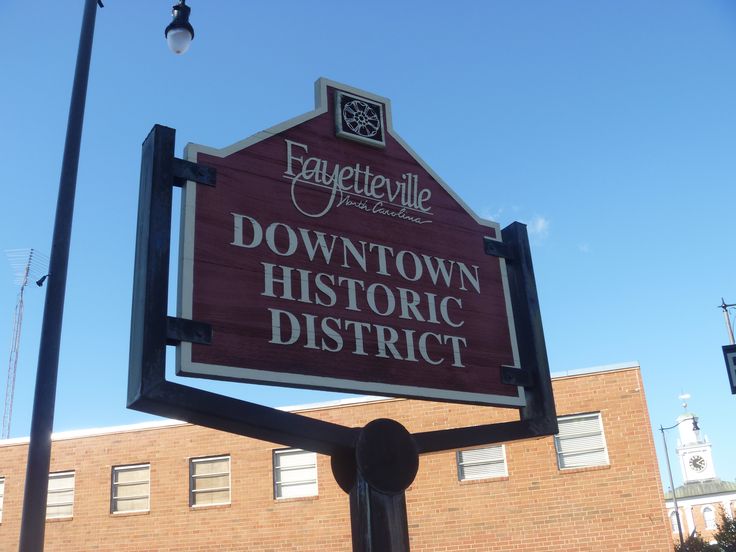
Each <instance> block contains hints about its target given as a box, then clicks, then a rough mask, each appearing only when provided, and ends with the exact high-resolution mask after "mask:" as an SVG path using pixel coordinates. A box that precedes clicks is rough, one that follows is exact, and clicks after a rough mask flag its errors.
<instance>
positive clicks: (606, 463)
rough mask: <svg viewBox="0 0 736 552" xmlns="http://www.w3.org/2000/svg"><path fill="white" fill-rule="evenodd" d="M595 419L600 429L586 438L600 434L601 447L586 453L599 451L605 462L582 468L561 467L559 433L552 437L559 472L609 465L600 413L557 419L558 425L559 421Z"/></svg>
mask: <svg viewBox="0 0 736 552" xmlns="http://www.w3.org/2000/svg"><path fill="white" fill-rule="evenodd" d="M593 417H595V418H597V419H598V427H599V429H600V432H598V431H596V432H595V433H589V434H588V436H593V435H597V434H598V433H600V436H601V439H602V440H603V446H602V447H600V448H592V449H589V450H588V451H586V452H595V451H600V452H603V454H604V456H605V458H606V460H605V462H602V463H596V464H588V465H583V466H565V467H563V462H562V460H563V457H564V454H563V453H562V452H561V450H560V440H561V439H560V435H559V433H558V434H556V435H555V436H554V441H555V452H556V453H557V467H558V469H559V470H560V471H568V470H579V469H585V468H596V467H601V466H610V465H611V458H610V456H609V455H608V440H607V439H606V432H605V430H604V427H603V416H601V413H600V412H587V413H585V414H573V415H570V416H560V417H558V418H557V421H558V423H559V422H561V421H569V420H576V419H584V418H593ZM581 436H585V434H581V435H575V437H581ZM565 438H567V436H565V437H563V440H564V439H565Z"/></svg>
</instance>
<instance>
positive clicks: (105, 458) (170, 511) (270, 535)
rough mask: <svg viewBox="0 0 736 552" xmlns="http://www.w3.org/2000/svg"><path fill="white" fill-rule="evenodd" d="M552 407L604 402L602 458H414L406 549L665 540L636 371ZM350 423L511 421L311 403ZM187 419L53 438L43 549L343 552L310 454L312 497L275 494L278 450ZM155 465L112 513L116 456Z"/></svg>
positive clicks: (8, 542) (547, 452) (572, 410)
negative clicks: (576, 465) (209, 500)
mask: <svg viewBox="0 0 736 552" xmlns="http://www.w3.org/2000/svg"><path fill="white" fill-rule="evenodd" d="M553 386H554V391H555V400H556V403H557V409H558V414H559V415H566V414H577V413H584V412H601V416H602V420H603V425H604V431H605V435H606V440H607V444H608V451H609V456H610V465H609V466H605V467H597V468H586V469H578V470H566V471H560V470H559V469H558V468H557V462H556V453H555V447H554V442H553V439H552V438H544V439H538V440H530V441H519V442H513V443H509V444H507V446H506V459H507V464H508V471H509V475H508V477H504V478H500V479H493V480H480V481H463V482H460V481H458V477H457V464H456V455H455V452H453V451H448V452H442V453H436V454H429V455H425V456H422V457H421V459H420V467H419V473H418V475H417V478H416V480H415V481H414V483H413V484H412V486H411V487H410V489H409V490H408V491H407V494H406V496H407V504H408V517H409V533H410V536H411V547H412V551H415V552H422V551H430V550H431V551H448V552H449V551H463V552H464V551H504V552H506V551H515V550H519V551H522V550H523V551H539V552H544V551H556V552H559V551H564V552H578V551H579V552H583V551H591V552H592V551H597V552H598V551H601V550H605V551H614V550H620V551H627V552H635V551H641V552H660V551H661V552H664V551H670V550H671V544H670V543H671V539H670V531H669V525H668V520H667V518H666V515H665V511H664V500H663V496H662V490H661V486H660V479H659V471H658V468H657V463H656V458H655V452H654V444H653V437H652V432H651V426H650V421H649V416H648V412H647V408H646V402H645V398H644V391H643V388H642V384H641V377H640V372H639V370H638V368H631V369H619V370H613V371H607V372H598V373H590V374H586V375H579V376H571V377H561V378H556V379H555V380H554V381H553ZM303 413H304V414H305V415H308V416H314V417H317V418H321V419H325V420H329V421H333V422H337V423H340V424H343V425H349V426H362V425H364V424H366V423H367V422H369V421H371V420H373V419H375V418H379V417H387V418H393V419H395V420H398V421H400V422H401V423H402V424H404V425H405V426H406V427H407V429H409V431H412V432H415V431H427V430H431V429H440V428H446V427H456V426H461V425H475V424H479V423H489V422H496V421H499V422H500V421H506V420H511V419H513V418H514V416H515V411H513V410H503V409H491V408H479V407H471V406H464V405H448V404H438V403H430V402H422V401H409V400H387V401H380V402H368V403H363V404H357V405H350V406H339V407H328V408H321V409H312V410H306V411H304V412H303ZM274 448H283V447H281V446H277V445H274V444H271V443H266V442H263V441H256V440H252V439H247V438H243V437H238V436H234V435H230V434H227V433H222V432H218V431H213V430H209V429H205V428H200V427H196V426H191V425H186V424H184V425H175V426H166V427H161V428H158V429H146V430H138V431H127V432H117V433H110V434H103V435H96V436H89V437H81V438H73V439H63V440H56V441H55V442H54V445H53V451H52V461H51V471H67V470H74V471H75V472H76V494H75V501H74V516H73V518H72V519H70V520H59V521H49V522H47V526H46V550H47V551H64V552H67V551H77V550H99V551H103V550H109V551H112V550H115V551H117V552H125V551H161V552H163V551H192V552H195V551H208V552H209V551H215V550H222V551H230V550H232V551H236V550H238V551H239V550H249V551H287V550H288V551H304V552H307V551H319V552H325V551H328V550H329V551H340V550H344V551H349V550H350V549H351V545H350V524H349V509H348V508H349V506H348V498H347V495H345V494H344V493H343V492H342V491H341V490H340V489H339V487H338V486H337V484H336V483H335V481H334V479H333V477H332V473H331V470H330V464H329V458H327V457H324V456H320V455H318V457H317V458H318V473H319V476H318V477H319V481H318V486H319V496H317V497H311V498H298V499H289V500H275V499H274V498H273V479H272V450H273V449H274ZM26 451H27V445H26V444H11V443H5V444H0V475H1V476H4V477H5V503H4V512H3V518H2V524H0V551H6V550H16V549H17V542H18V534H19V529H20V514H21V508H22V494H23V478H24V474H25V459H26ZM224 454H229V455H230V456H231V458H232V460H231V473H232V476H231V477H232V503H231V504H230V505H227V506H215V507H210V508H200V509H193V508H190V507H189V495H188V491H189V484H188V477H189V459H190V458H196V457H202V456H215V455H224ZM138 463H150V464H151V509H150V512H147V513H143V514H128V515H119V514H117V515H113V514H111V513H110V477H111V470H112V467H113V466H118V465H124V464H138Z"/></svg>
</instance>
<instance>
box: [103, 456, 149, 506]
mask: <svg viewBox="0 0 736 552" xmlns="http://www.w3.org/2000/svg"><path fill="white" fill-rule="evenodd" d="M150 498H151V465H150V464H136V465H134V466H116V467H113V469H112V499H111V506H110V510H111V511H112V513H113V514H118V513H128V512H147V511H148V510H150V508H151V501H150Z"/></svg>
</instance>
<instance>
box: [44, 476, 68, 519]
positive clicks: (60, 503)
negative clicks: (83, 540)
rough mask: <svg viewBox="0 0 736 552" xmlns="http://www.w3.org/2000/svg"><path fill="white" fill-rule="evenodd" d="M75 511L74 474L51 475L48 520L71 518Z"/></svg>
mask: <svg viewBox="0 0 736 552" xmlns="http://www.w3.org/2000/svg"><path fill="white" fill-rule="evenodd" d="M73 510H74V472H73V471H72V472H59V473H51V474H49V495H48V499H47V500H46V519H60V518H70V517H72V513H73Z"/></svg>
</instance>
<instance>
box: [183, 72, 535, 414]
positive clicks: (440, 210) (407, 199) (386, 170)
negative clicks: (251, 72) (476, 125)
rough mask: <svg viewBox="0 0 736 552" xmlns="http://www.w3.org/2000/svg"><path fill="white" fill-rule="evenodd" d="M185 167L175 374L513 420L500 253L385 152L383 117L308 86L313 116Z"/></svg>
mask: <svg viewBox="0 0 736 552" xmlns="http://www.w3.org/2000/svg"><path fill="white" fill-rule="evenodd" d="M187 158H188V159H189V160H191V161H195V162H197V163H201V164H203V165H208V166H211V167H214V168H216V169H217V185H216V186H215V187H209V186H203V185H197V184H195V183H193V182H189V183H188V184H187V185H186V187H185V192H184V198H183V219H182V220H183V234H182V254H181V267H180V268H181V269H180V278H181V282H180V286H179V289H180V296H179V316H181V317H183V318H188V319H193V320H198V321H200V322H206V323H208V324H210V325H211V326H212V329H213V332H212V343H211V344H209V345H197V344H191V343H182V344H181V345H180V346H179V349H178V356H177V372H178V373H179V374H183V375H191V376H198V377H209V378H224V379H233V380H240V381H249V382H260V383H268V384H276V385H287V386H297V387H308V388H318V389H333V390H344V391H350V392H361V393H366V392H367V393H374V394H382V395H394V396H409V397H421V398H428V399H438V400H447V401H457V402H469V403H478V404H493V405H499V406H509V407H520V406H524V404H525V401H524V393H523V388H521V387H516V386H512V385H505V384H503V383H501V375H500V374H501V366H502V365H512V366H519V361H518V352H517V346H516V337H515V335H514V323H513V314H512V312H511V306H510V301H509V293H508V286H507V282H506V272H505V264H504V260H503V259H500V258H498V257H493V256H490V255H487V254H485V252H484V247H483V242H484V238H486V237H487V238H491V239H496V240H500V239H501V237H500V230H499V227H498V225H497V224H496V223H493V222H490V221H486V220H482V219H480V218H479V217H477V216H476V215H475V214H473V212H472V211H471V210H470V209H469V208H468V207H467V206H466V205H465V204H464V203H463V202H462V201H461V200H460V199H459V198H458V197H457V196H456V195H455V194H454V193H453V192H452V190H451V189H450V188H449V187H448V186H447V185H445V184H444V183H443V182H442V180H441V179H440V178H439V177H438V176H437V175H436V174H434V172H432V170H431V169H430V168H429V167H428V166H427V165H426V164H424V163H423V162H422V161H421V159H419V158H418V157H417V155H416V154H415V153H414V152H413V151H412V150H411V149H410V148H409V147H408V146H407V145H406V144H405V143H404V142H403V141H402V140H401V138H399V137H398V136H397V135H396V133H395V132H394V131H393V128H392V125H391V111H390V104H389V101H388V100H387V99H385V98H381V97H378V96H375V95H372V94H369V93H366V92H362V91H358V90H355V89H352V88H350V87H346V86H344V85H340V84H337V83H333V82H330V81H327V80H324V79H321V80H319V81H318V82H317V108H316V110H315V111H313V112H310V113H307V114H305V115H303V116H300V117H297V118H296V119H293V120H291V121H288V122H286V123H283V124H281V125H278V126H276V127H274V128H272V129H269V130H267V131H264V132H261V133H259V134H257V135H255V136H253V137H251V138H248V139H247V140H244V141H243V142H240V143H238V144H235V145H233V146H230V147H228V148H225V149H222V150H218V149H213V148H210V147H205V146H198V145H192V144H190V145H189V146H187Z"/></svg>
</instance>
